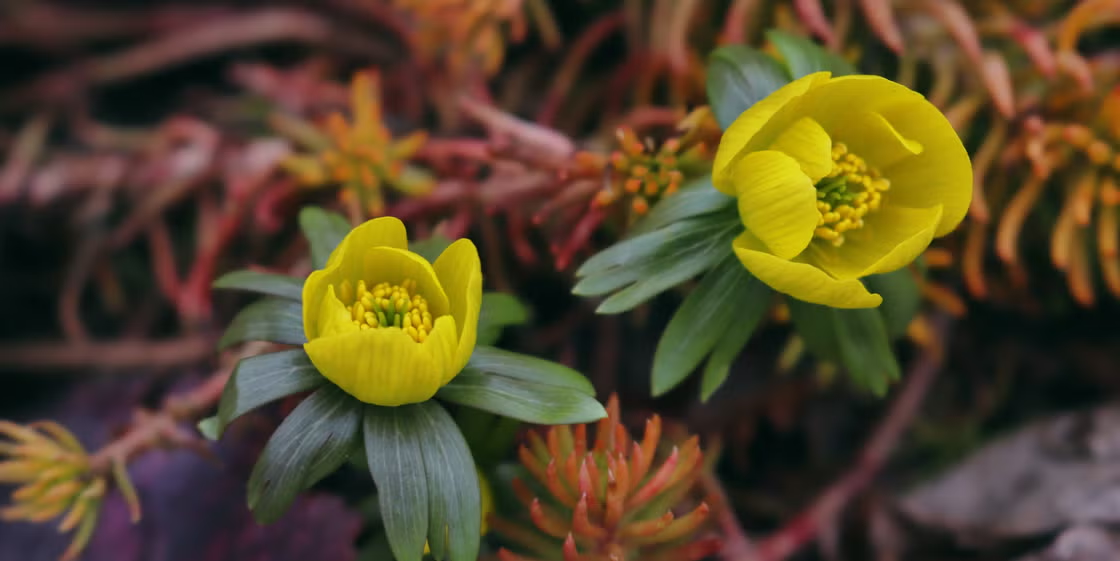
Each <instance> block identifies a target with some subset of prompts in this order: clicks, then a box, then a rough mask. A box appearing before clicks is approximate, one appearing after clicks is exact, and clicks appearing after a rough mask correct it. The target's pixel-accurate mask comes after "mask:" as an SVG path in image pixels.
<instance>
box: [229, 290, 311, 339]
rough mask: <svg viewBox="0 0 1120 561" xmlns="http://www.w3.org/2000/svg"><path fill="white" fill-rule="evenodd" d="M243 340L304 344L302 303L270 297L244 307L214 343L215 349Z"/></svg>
mask: <svg viewBox="0 0 1120 561" xmlns="http://www.w3.org/2000/svg"><path fill="white" fill-rule="evenodd" d="M246 341H271V342H273V343H281V344H284V345H302V344H304V343H306V342H307V338H306V337H305V336H304V333H303V304H302V303H300V302H298V301H293V300H288V299H286V298H276V297H274V296H270V297H267V298H262V299H260V300H257V301H256V302H253V303H252V304H249V305H248V306H245V308H243V309H242V310H241V311H240V312H238V314H237V315H236V316H234V318H233V321H231V322H230V324H229V328H228V329H226V332H225V334H224V335H222V339H221V340H220V341H218V350H222V349H226V348H228V347H231V346H233V345H236V344H238V343H244V342H246Z"/></svg>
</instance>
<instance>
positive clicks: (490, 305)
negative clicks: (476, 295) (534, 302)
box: [476, 292, 529, 345]
mask: <svg viewBox="0 0 1120 561" xmlns="http://www.w3.org/2000/svg"><path fill="white" fill-rule="evenodd" d="M527 321H529V309H528V308H526V307H525V305H524V304H522V303H521V300H518V299H517V297H516V296H514V295H512V294H507V293H505V292H486V293H483V295H482V310H481V312H480V313H479V315H478V340H477V343H476V344H478V345H493V344H494V343H497V342H498V339H499V338H500V337H501V335H502V329H504V328H505V327H507V326H510V325H522V324H524V323H525V322H527Z"/></svg>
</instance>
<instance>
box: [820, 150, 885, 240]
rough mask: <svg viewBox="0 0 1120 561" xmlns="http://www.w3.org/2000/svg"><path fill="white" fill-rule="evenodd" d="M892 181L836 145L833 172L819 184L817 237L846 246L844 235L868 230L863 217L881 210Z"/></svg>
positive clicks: (833, 156)
mask: <svg viewBox="0 0 1120 561" xmlns="http://www.w3.org/2000/svg"><path fill="white" fill-rule="evenodd" d="M890 187H891V182H890V180H888V179H886V178H885V177H882V176H880V175H879V170H877V169H875V168H873V167H871V166H869V165H867V162H866V161H864V159H863V158H861V157H859V156H857V155H855V154H853V153H851V152H849V151H848V147H847V145H845V144H844V143H842V142H837V143H835V144H833V145H832V171H831V172H829V174H828V175H827V176H825V177H824V178H823V179H821V180H820V181H818V182H817V210H818V211H820V213H821V217H820V220H818V221H817V229H816V230H815V231H814V236H815V237H817V238H820V239H822V240H825V241H828V242H830V243H832V244H833V245H835V246H840V245H843V244H844V232H849V231H852V230H858V229H860V228H862V227H863V226H864V222H863V217H864V216H867V214H868V213H871V212H875V211H876V210H879V207H880V206H882V200H883V192H884V191H887V190H889V189H890Z"/></svg>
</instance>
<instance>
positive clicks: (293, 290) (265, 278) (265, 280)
mask: <svg viewBox="0 0 1120 561" xmlns="http://www.w3.org/2000/svg"><path fill="white" fill-rule="evenodd" d="M214 288H223V289H227V290H246V291H249V292H256V293H258V294H267V295H269V296H278V297H280V298H288V299H290V300H299V299H300V298H302V297H303V279H297V278H295V277H289V276H287V275H278V274H276V273H262V272H260V271H252V270H249V269H242V270H240V271H231V272H229V273H226V274H224V275H222V276H221V278H219V279H218V280H216V281H214Z"/></svg>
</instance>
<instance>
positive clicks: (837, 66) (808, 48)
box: [766, 29, 856, 80]
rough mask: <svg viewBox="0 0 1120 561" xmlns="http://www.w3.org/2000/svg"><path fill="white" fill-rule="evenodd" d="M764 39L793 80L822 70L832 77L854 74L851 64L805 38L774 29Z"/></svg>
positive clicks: (854, 70)
mask: <svg viewBox="0 0 1120 561" xmlns="http://www.w3.org/2000/svg"><path fill="white" fill-rule="evenodd" d="M766 38H767V39H768V40H769V41H770V42H771V43H772V44H773V45H774V48H775V49H777V50H778V52H779V53H781V55H782V60H784V61H785V63H786V66H787V67H788V68H789V73H790V75H791V76H792V77H793V79H794V80H796V79H798V78H800V77H802V76H806V75H809V74H812V73H814V72H820V71H822V70H827V71H829V72H831V73H832V75H833V76H845V75H848V74H855V73H856V69H855V67H854V66H852V63H850V62H848V61H846V60H844V59H843V58H840V56H839V55H837V54H836V53H832V52H829V51H827V50H825V49H824V48H823V47H821V46H820V45H818V44H816V43H814V42H812V41H811V40H809V39H807V38H805V37H801V36H798V35H793V34H791V33H786V32H784V31H780V30H777V29H774V30H770V31H768V32H767V33H766Z"/></svg>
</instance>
